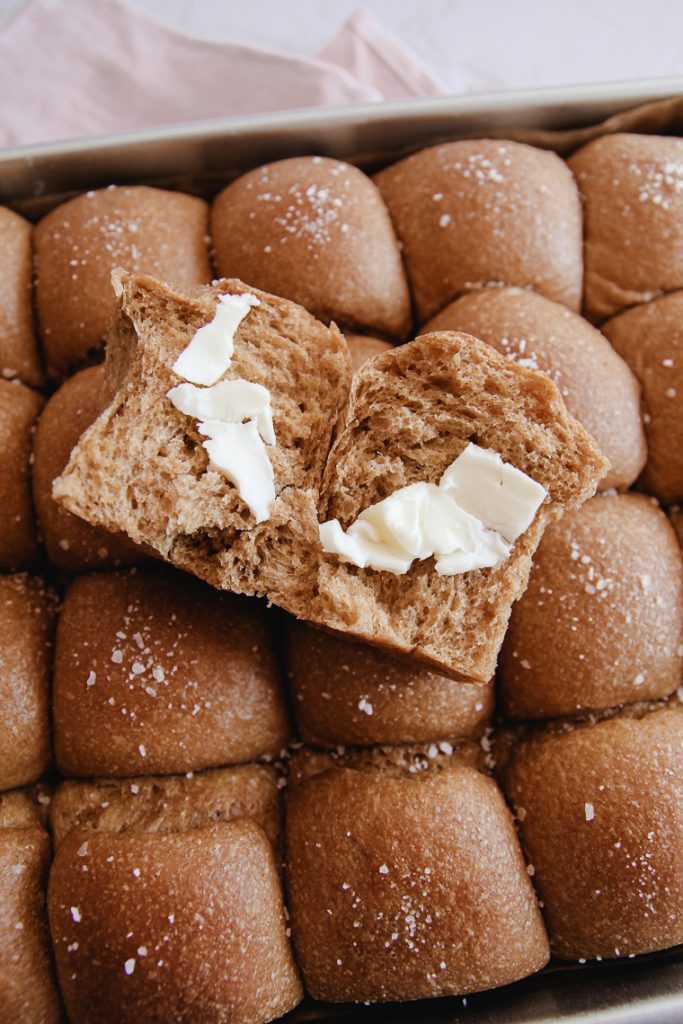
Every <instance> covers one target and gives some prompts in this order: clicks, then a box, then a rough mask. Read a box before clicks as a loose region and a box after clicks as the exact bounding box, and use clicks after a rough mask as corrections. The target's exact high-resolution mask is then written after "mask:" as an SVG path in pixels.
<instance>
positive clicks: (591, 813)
mask: <svg viewBox="0 0 683 1024" xmlns="http://www.w3.org/2000/svg"><path fill="white" fill-rule="evenodd" d="M583 812H584V814H585V816H586V821H592V820H593V818H594V817H595V808H594V807H593V804H588V803H586V804H584V805H583Z"/></svg>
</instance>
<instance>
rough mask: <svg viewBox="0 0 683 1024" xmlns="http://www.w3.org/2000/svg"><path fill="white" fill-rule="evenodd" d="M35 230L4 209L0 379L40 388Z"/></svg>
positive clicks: (0, 213)
mask: <svg viewBox="0 0 683 1024" xmlns="http://www.w3.org/2000/svg"><path fill="white" fill-rule="evenodd" d="M32 230H33V229H32V227H31V225H30V224H29V222H28V221H27V220H24V218H23V217H20V216H19V215H18V214H17V213H13V211H12V210H8V209H7V208H6V207H4V206H0V376H2V377H4V378H5V380H14V379H15V378H16V379H17V380H20V381H23V383H24V384H28V385H30V386H31V387H34V388H39V387H41V386H42V384H43V383H44V377H43V368H42V365H41V361H40V354H39V352H38V345H37V342H36V336H35V330H34V326H33V303H32V298H33V248H32V241H31V233H32Z"/></svg>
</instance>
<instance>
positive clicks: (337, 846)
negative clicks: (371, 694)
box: [286, 763, 548, 1002]
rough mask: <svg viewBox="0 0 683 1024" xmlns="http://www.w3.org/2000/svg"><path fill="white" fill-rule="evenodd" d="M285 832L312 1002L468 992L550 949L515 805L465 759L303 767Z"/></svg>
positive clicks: (526, 970)
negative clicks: (446, 763) (413, 768)
mask: <svg viewBox="0 0 683 1024" xmlns="http://www.w3.org/2000/svg"><path fill="white" fill-rule="evenodd" d="M286 843H287V859H286V874H287V881H288V894H289V909H290V914H291V920H292V935H293V939H294V945H295V950H296V954H297V958H298V962H299V965H300V967H301V971H302V974H303V977H304V983H305V985H306V987H307V989H308V990H309V991H310V993H311V994H312V995H313V996H314V997H315V998H317V999H324V1000H328V1001H330V1002H376V1001H388V1000H408V999H422V998H426V997H429V996H439V995H455V994H462V993H466V992H474V991H479V990H480V989H487V988H493V987H495V986H497V985H503V984H506V983H507V982H511V981H514V980H515V979H516V978H521V977H523V976H525V975H527V974H531V973H532V972H533V971H536V970H538V969H539V968H540V967H542V966H543V965H544V964H545V962H546V960H547V959H548V945H547V938H546V934H545V929H544V927H543V923H542V920H541V915H540V913H539V910H538V907H537V905H536V900H535V897H534V893H533V890H532V887H531V882H530V880H529V876H528V874H527V870H526V865H525V863H524V859H523V857H522V854H521V850H520V848H519V845H518V842H517V836H516V834H515V830H514V825H513V823H512V818H511V816H510V812H509V811H508V809H507V807H506V806H505V801H504V800H503V797H502V794H501V793H500V791H499V790H498V788H497V786H496V785H495V783H494V782H493V781H492V780H491V779H489V778H487V777H486V776H484V775H482V774H480V773H479V772H478V771H477V770H476V769H474V768H472V767H470V766H468V765H466V764H462V763H454V764H453V765H452V766H451V767H447V768H446V767H445V768H443V769H442V770H441V771H427V772H422V773H418V774H410V773H409V772H407V771H401V770H400V769H399V768H393V769H389V768H388V769H387V770H381V769H379V770H372V769H371V768H367V767H366V768H365V769H364V770H353V769H349V768H341V769H338V770H328V771H323V772H322V774H319V775H314V776H312V777H309V778H307V779H305V780H304V781H301V782H298V783H296V785H294V786H290V788H289V791H288V797H287V824H286Z"/></svg>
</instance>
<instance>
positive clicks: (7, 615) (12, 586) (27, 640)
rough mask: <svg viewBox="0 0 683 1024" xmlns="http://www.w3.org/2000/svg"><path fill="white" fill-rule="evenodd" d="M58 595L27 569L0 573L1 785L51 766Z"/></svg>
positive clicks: (34, 776) (37, 775)
mask: <svg viewBox="0 0 683 1024" xmlns="http://www.w3.org/2000/svg"><path fill="white" fill-rule="evenodd" d="M55 619H56V597H55V595H54V594H53V593H52V592H51V591H50V590H49V588H47V587H46V585H45V583H44V582H43V581H42V580H41V579H38V578H36V577H30V576H26V575H23V574H19V575H14V576H0V708H2V714H1V715H0V790H3V789H11V788H13V787H14V786H24V785H26V784H28V783H31V782H35V781H36V779H39V778H40V776H41V775H42V774H43V773H44V772H45V771H46V770H47V768H48V767H49V765H50V763H51V760H52V754H51V737H50V676H51V669H52V645H53V634H54V624H55Z"/></svg>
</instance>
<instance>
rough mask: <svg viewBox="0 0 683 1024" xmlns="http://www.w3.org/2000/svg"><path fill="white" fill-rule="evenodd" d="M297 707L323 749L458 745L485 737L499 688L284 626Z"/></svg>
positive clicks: (300, 626) (296, 625)
mask: <svg viewBox="0 0 683 1024" xmlns="http://www.w3.org/2000/svg"><path fill="white" fill-rule="evenodd" d="M283 630H284V637H285V652H286V663H287V674H288V679H289V685H290V688H291V692H292V696H293V706H294V711H295V714H296V717H297V721H298V724H299V732H300V733H301V735H302V737H303V738H304V740H306V741H307V742H309V743H313V744H316V745H318V746H323V747H336V746H337V745H340V744H341V745H345V744H350V745H355V744H360V745H365V744H372V743H420V742H422V741H430V740H432V741H435V742H434V744H433V745H434V749H435V750H436V749H438V748H439V745H440V746H441V747H442V748H444V749H446V750H450V749H452V741H457V740H461V739H466V738H469V737H474V736H478V735H480V734H481V733H482V732H483V730H484V728H485V725H486V722H487V721H488V720H489V718H490V717H491V713H492V711H493V683H492V682H491V683H488V684H484V685H482V684H479V683H462V682H456V681H454V680H452V679H448V678H446V677H445V676H442V675H438V674H437V673H436V672H430V671H429V669H426V668H422V667H420V666H417V665H411V664H410V663H409V662H403V661H398V660H396V659H395V658H392V657H391V656H390V655H389V654H387V653H386V652H385V651H382V650H381V649H379V648H377V647H369V646H367V645H365V644H358V643H353V641H351V640H347V639H345V638H344V637H342V636H333V635H332V634H330V633H325V632H322V631H321V630H317V629H313V628H311V627H310V626H307V625H306V624H305V623H303V622H299V621H297V620H296V619H293V618H290V617H289V616H288V617H287V618H286V620H285V621H284V622H283Z"/></svg>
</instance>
